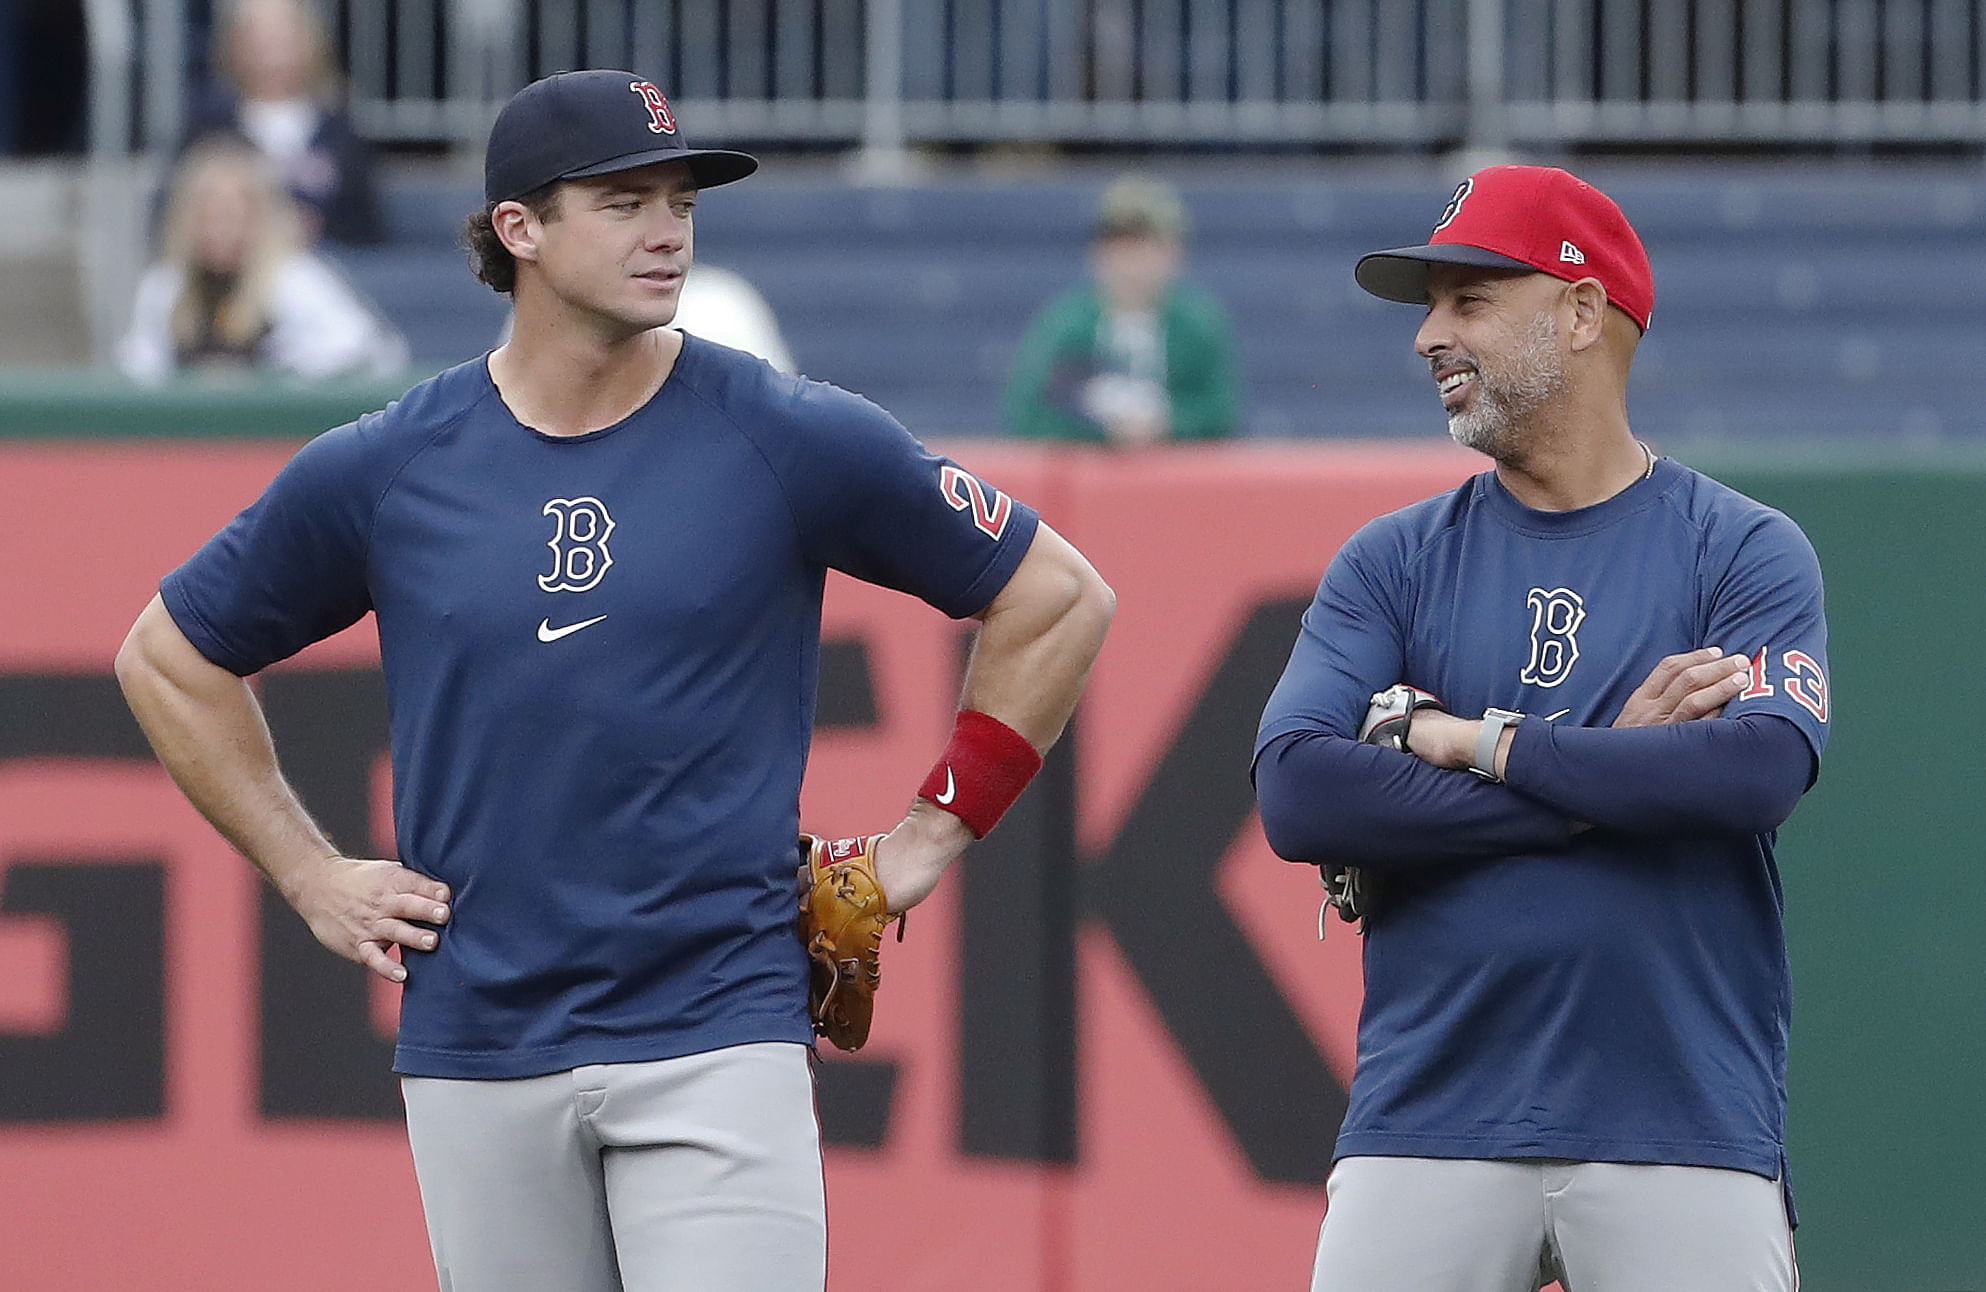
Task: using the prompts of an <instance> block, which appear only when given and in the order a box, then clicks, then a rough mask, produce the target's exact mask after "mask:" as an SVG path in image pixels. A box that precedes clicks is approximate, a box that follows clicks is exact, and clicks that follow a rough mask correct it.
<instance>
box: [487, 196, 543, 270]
mask: <svg viewBox="0 0 1986 1292" xmlns="http://www.w3.org/2000/svg"><path fill="white" fill-rule="evenodd" d="M490 227H491V228H492V229H494V230H496V236H497V241H498V242H501V243H502V244H503V248H504V250H505V251H508V252H509V253H510V254H511V256H512V258H514V259H516V260H528V261H531V262H533V263H536V262H537V259H538V232H539V228H540V225H539V222H538V218H537V217H536V216H534V215H532V214H531V208H529V207H527V206H525V205H524V203H522V202H498V203H497V204H496V209H495V210H493V211H491V212H490Z"/></svg>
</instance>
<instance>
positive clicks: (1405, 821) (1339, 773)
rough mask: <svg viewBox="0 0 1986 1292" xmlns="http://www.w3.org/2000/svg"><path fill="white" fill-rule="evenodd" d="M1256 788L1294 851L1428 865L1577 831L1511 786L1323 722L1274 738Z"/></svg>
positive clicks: (1275, 828)
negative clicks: (1337, 732) (1323, 726)
mask: <svg viewBox="0 0 1986 1292" xmlns="http://www.w3.org/2000/svg"><path fill="white" fill-rule="evenodd" d="M1255 795H1256V799H1257V801H1258V802H1259V803H1260V805H1261V810H1262V829H1263V833H1264V834H1266V835H1267V836H1268V839H1269V846H1270V847H1271V848H1273V849H1274V850H1275V852H1276V855H1277V856H1279V857H1283V858H1285V859H1286V860H1289V861H1307V862H1338V863H1341V864H1344V865H1358V866H1371V867H1389V866H1391V867H1399V866H1415V865H1428V864H1434V863H1441V862H1452V861H1463V860H1468V859H1470V858H1476V857H1494V856H1503V855H1507V854H1509V853H1515V852H1531V851H1542V850H1546V849H1551V848H1558V847H1562V846H1564V844H1565V843H1566V842H1567V841H1568V840H1569V839H1570V838H1571V837H1572V832H1573V824H1572V822H1571V821H1570V820H1568V819H1567V818H1566V817H1565V816H1563V815H1562V814H1560V813H1559V812H1557V811H1555V810H1553V809H1551V808H1549V807H1546V806H1545V805H1543V804H1540V803H1537V802H1534V801H1533V800H1530V799H1527V798H1525V797H1524V796H1523V795H1521V794H1516V793H1513V792H1512V791H1511V790H1509V789H1507V788H1505V787H1503V786H1500V785H1492V784H1490V783H1489V782H1488V781H1485V780H1482V779H1480V778H1477V777H1474V776H1470V775H1468V774H1466V773H1456V772H1449V771H1443V770H1442V769H1440V768H1438V767H1430V766H1429V765H1427V764H1426V763H1424V762H1422V761H1421V760H1420V759H1418V758H1414V757H1412V756H1410V755H1406V754H1401V753H1398V752H1396V751H1394V750H1391V749H1382V748H1380V747H1379V746H1377V745H1367V744H1361V743H1360V742H1358V741H1356V740H1352V739H1349V738H1348V737H1344V736H1334V735H1331V734H1329V733H1327V732H1321V731H1318V732H1312V731H1297V732H1290V733H1288V734H1286V735H1282V736H1279V737H1277V738H1276V739H1274V740H1272V741H1270V742H1269V744H1268V746H1267V747H1266V748H1265V749H1263V750H1262V753H1261V755H1260V756H1259V757H1258V758H1257V759H1256V760H1255Z"/></svg>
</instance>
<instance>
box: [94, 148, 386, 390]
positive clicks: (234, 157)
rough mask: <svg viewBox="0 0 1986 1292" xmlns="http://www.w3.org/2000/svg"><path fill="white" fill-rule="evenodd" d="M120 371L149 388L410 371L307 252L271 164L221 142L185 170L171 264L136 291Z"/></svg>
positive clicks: (177, 188) (169, 216) (172, 226)
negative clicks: (254, 372) (192, 377)
mask: <svg viewBox="0 0 1986 1292" xmlns="http://www.w3.org/2000/svg"><path fill="white" fill-rule="evenodd" d="M118 364H119V366H120V367H121V368H123V369H124V371H125V372H126V373H127V374H129V375H130V376H132V377H134V378H136V379H138V380H140V381H161V380H164V379H165V378H166V377H168V376H170V375H172V374H173V373H175V372H188V371H196V370H197V371H206V372H210V373H211V372H216V371H220V372H226V371H243V370H249V369H262V370H267V371H273V372H278V373H282V374H286V375H288V376H292V377H297V378H302V379H305V380H315V379H322V378H327V377H339V376H382V375H386V374H390V373H394V372H398V371H399V370H400V369H402V368H404V367H405V366H406V364H407V345H406V342H405V341H404V340H403V339H402V338H401V336H400V335H399V333H398V332H396V331H395V330H394V329H393V328H392V327H391V326H390V325H389V324H387V323H386V322H385V321H384V320H382V319H381V318H380V317H379V315H378V314H377V313H376V312H375V311H374V310H373V308H372V307H371V306H370V305H369V304H368V303H367V302H366V301H365V300H364V299H363V298H362V297H361V296H360V295H359V294H358V293H357V291H356V290H354V289H353V288H352V287H351V286H350V285H349V284H348V283H346V282H345V280H344V279H343V278H342V277H340V276H339V274H338V272H337V271H336V270H335V269H333V268H332V267H331V266H330V265H329V264H327V263H325V262H324V261H323V260H321V259H319V258H318V257H316V256H314V255H312V254H311V253H310V252H308V251H306V250H304V249H303V247H302V237H301V234H300V232H299V229H298V221H297V216H296V211H295V208H294V207H293V206H292V204H291V203H290V200H289V198H288V197H287V196H286V195H285V194H284V193H283V191H282V189H281V188H280V186H278V185H277V183H276V182H275V179H274V177H273V176H272V175H271V174H270V172H269V169H268V165H267V163H266V162H265V160H264V159H263V157H262V155H261V154H260V153H258V152H257V151H256V150H255V149H254V148H253V147H252V146H250V145H249V144H248V143H247V142H246V141H243V140H238V139H227V138H223V137H216V138H214V139H210V140H208V141H206V142H204V143H201V144H197V145H195V146H194V147H193V148H192V149H190V150H189V151H188V152H187V154H186V156H185V158H184V159H183V160H182V162H181V165H180V168H179V172H178V174H177V176H176V177H175V179H174V182H173V188H172V195H171V198H170V200H169V201H168V203H167V206H166V219H165V233H164V238H163V251H162V255H161V258H160V259H159V261H158V262H157V263H155V264H154V265H153V266H152V267H151V268H150V269H148V270H147V271H146V272H145V274H144V276H143V277H142V278H141V279H140V280H139V283H138V295H137V301H136V304H135V306H134V307H133V311H132V321H131V330H130V331H129V332H128V333H126V335H125V337H124V340H123V342H122V343H121V345H120V346H119V348H118Z"/></svg>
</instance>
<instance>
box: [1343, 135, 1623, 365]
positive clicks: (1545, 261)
mask: <svg viewBox="0 0 1986 1292" xmlns="http://www.w3.org/2000/svg"><path fill="white" fill-rule="evenodd" d="M1437 264H1446V265H1474V266H1477V267H1479V268H1484V269H1520V270H1522V269H1528V270H1533V271H1535V272H1537V273H1541V274H1550V275H1551V276H1552V277H1554V278H1562V279H1564V280H1566V281H1567V282H1577V281H1579V280H1580V279H1584V278H1592V279H1596V280H1598V282H1599V284H1600V285H1601V286H1602V287H1604V288H1605V289H1606V291H1607V300H1608V302H1609V303H1610V304H1612V305H1615V306H1617V307H1618V308H1619V309H1620V310H1621V311H1622V312H1623V313H1625V314H1626V315H1627V316H1628V317H1629V318H1631V319H1633V320H1634V321H1635V323H1636V325H1638V326H1639V327H1640V328H1641V329H1642V330H1643V331H1646V330H1647V328H1648V318H1649V315H1650V314H1651V313H1653V311H1654V309H1655V275H1654V272H1653V270H1651V269H1650V268H1649V265H1648V252H1647V251H1646V250H1645V249H1644V248H1643V247H1642V245H1641V239H1640V237H1639V236H1638V235H1636V233H1635V231H1634V227H1633V226H1632V225H1630V224H1629V223H1628V222H1627V217H1626V216H1625V215H1623V214H1621V209H1620V207H1618V206H1616V205H1614V202H1613V199H1612V198H1609V197H1608V196H1607V195H1606V194H1605V193H1602V192H1601V191H1600V190H1599V189H1597V188H1594V187H1593V186H1592V185H1591V184H1588V183H1587V182H1586V181H1584V180H1582V179H1580V178H1579V177H1578V176H1576V175H1572V174H1569V173H1567V172H1566V171H1562V170H1560V169H1558V168H1557V167H1555V166H1490V167H1487V168H1486V169H1483V170H1479V171H1477V172H1476V173H1475V174H1473V175H1471V176H1469V178H1468V179H1466V180H1464V181H1462V186H1461V187H1460V188H1458V189H1456V190H1455V195H1454V196H1453V197H1451V198H1450V199H1449V200H1448V206H1447V208H1446V209H1445V210H1443V211H1442V213H1441V220H1440V223H1438V224H1436V225H1435V226H1434V232H1433V234H1432V235H1430V236H1429V238H1428V240H1427V245H1425V246H1421V247H1395V248H1392V249H1391V250H1388V251H1375V252H1373V253H1372V254H1371V255H1369V256H1365V257H1363V258H1362V259H1360V261H1359V262H1358V269H1357V271H1356V276H1357V278H1358V283H1359V286H1361V287H1363V288H1365V290H1367V291H1369V292H1371V293H1372V294H1373V295H1374V296H1378V297H1382V298H1384V299H1386V300H1389V301H1404V302H1407V303H1409V304H1414V305H1425V304H1427V301H1428V291H1427V276H1428V267H1429V266H1430V265H1437Z"/></svg>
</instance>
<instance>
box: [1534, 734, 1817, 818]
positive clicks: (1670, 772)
mask: <svg viewBox="0 0 1986 1292" xmlns="http://www.w3.org/2000/svg"><path fill="white" fill-rule="evenodd" d="M1813 766H1814V760H1813V751H1812V749H1811V748H1810V747H1809V746H1808V745H1807V740H1806V737H1805V736H1803V735H1801V734H1800V730H1799V728H1798V727H1795V726H1794V725H1793V724H1792V723H1790V722H1788V721H1786V720H1785V719H1783V718H1776V717H1771V716H1769V715H1764V714H1760V715H1755V716H1751V717H1744V718H1735V719H1717V720H1713V721H1699V722H1682V723H1673V724H1668V725H1664V726H1654V727H1631V728H1623V729H1616V728H1612V727H1559V726H1556V725H1554V724H1552V723H1548V722H1537V723H1535V725H1534V724H1533V722H1531V721H1526V722H1524V723H1522V724H1521V725H1520V726H1519V727H1518V729H1517V732H1516V733H1515V735H1514V737H1513V739H1512V742H1511V746H1510V751H1509V756H1508V758H1507V760H1506V763H1505V767H1504V778H1505V780H1506V782H1507V783H1508V784H1509V786H1510V788H1512V789H1514V790H1516V791H1517V792H1518V793H1520V794H1523V795H1524V796H1526V797H1527V798H1532V799H1535V800H1537V801H1538V802H1540V803H1542V804H1545V805H1547V806H1550V807H1552V808H1555V809H1556V810H1558V811H1561V812H1564V813H1566V814H1567V815H1570V816H1574V817H1576V818H1578V819H1579V820H1582V821H1589V822H1591V823H1592V824H1594V825H1595V826H1605V827H1608V828H1610V829H1615V830H1623V831H1629V832H1632V833H1636V834H1676V833H1692V832H1705V831H1709V832H1717V833H1735V834H1762V833H1764V832H1765V831H1767V830H1772V829H1776V828H1778V826H1779V825H1780V824H1781V823H1782V822H1784V821H1785V820H1786V818H1787V817H1789V816H1791V815H1792V814H1793V809H1794V807H1795V806H1796V805H1797V804H1798V803H1799V801H1800V796H1801V795H1802V794H1804V793H1805V792H1806V789H1807V785H1808V783H1809V782H1810V781H1811V780H1812V778H1813Z"/></svg>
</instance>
